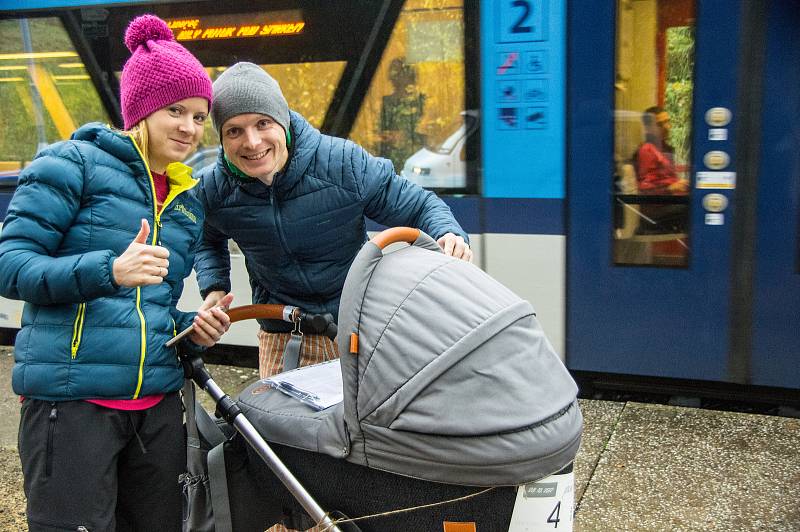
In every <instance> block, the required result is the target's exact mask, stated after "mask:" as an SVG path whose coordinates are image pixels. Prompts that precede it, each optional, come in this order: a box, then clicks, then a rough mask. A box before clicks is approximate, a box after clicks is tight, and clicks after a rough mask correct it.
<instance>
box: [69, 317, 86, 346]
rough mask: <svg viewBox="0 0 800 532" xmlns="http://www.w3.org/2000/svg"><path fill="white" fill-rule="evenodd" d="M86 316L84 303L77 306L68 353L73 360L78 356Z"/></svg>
mask: <svg viewBox="0 0 800 532" xmlns="http://www.w3.org/2000/svg"><path fill="white" fill-rule="evenodd" d="M85 316H86V303H80V304H79V305H78V313H77V314H76V315H75V322H74V323H73V324H72V342H71V343H70V351H71V352H72V358H73V359H74V358H75V357H76V356H77V354H78V348H79V347H80V346H81V338H82V337H83V320H84V317H85Z"/></svg>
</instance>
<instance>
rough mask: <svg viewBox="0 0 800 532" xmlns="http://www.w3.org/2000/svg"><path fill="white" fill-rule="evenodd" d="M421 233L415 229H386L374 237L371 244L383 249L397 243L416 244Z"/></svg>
mask: <svg viewBox="0 0 800 532" xmlns="http://www.w3.org/2000/svg"><path fill="white" fill-rule="evenodd" d="M419 233H420V230H419V229H414V228H413V227H392V228H391V229H386V230H384V231H381V232H380V233H378V234H377V235H375V236H373V237H372V239H371V240H370V242H372V243H373V244H375V245H376V246H378V247H379V248H381V249H384V248H385V247H386V246H388V245H390V244H394V243H395V242H408V243H409V244H413V243H414V242H416V240H417V238H419Z"/></svg>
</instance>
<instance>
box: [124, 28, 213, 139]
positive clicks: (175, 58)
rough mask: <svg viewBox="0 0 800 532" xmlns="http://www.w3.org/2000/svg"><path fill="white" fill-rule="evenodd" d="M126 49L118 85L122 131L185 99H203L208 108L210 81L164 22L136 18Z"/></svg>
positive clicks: (210, 93)
mask: <svg viewBox="0 0 800 532" xmlns="http://www.w3.org/2000/svg"><path fill="white" fill-rule="evenodd" d="M125 46H127V47H128V50H130V51H131V54H132V55H131V57H130V59H128V61H127V62H126V63H125V66H124V67H122V79H121V80H120V84H119V87H120V99H121V103H122V119H123V121H124V127H125V129H130V128H132V127H133V126H135V125H136V124H138V123H139V122H140V121H141V120H143V119H144V118H146V117H147V116H148V115H150V114H152V113H153V112H154V111H158V110H159V109H161V108H162V107H166V106H167V105H169V104H171V103H175V102H177V101H180V100H183V99H184V98H192V97H199V98H205V99H206V100H208V105H209V106H211V95H212V91H211V78H209V77H208V73H206V71H205V69H204V68H203V65H201V64H200V62H199V61H198V60H197V59H196V58H195V57H194V56H193V55H192V54H191V52H189V50H187V49H186V48H184V47H183V46H181V45H180V44H178V43H177V42H176V41H175V37H174V36H173V34H172V30H171V29H169V26H167V23H166V22H164V21H163V20H161V19H160V18H158V17H156V16H155V15H142V16H140V17H136V18H135V19H133V21H132V22H131V23H130V25H129V26H128V29H127V30H125Z"/></svg>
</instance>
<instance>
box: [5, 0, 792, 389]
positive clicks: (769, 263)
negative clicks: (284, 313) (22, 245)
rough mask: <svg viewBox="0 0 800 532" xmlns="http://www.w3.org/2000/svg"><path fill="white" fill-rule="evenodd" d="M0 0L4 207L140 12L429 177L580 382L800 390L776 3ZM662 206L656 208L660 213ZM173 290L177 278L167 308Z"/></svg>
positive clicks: (112, 65)
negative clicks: (653, 176) (651, 173)
mask: <svg viewBox="0 0 800 532" xmlns="http://www.w3.org/2000/svg"><path fill="white" fill-rule="evenodd" d="M0 6H2V7H0V108H2V109H3V113H0V114H2V117H0V128H2V133H1V134H0V197H2V198H3V199H2V201H3V202H4V203H3V204H2V205H0V208H1V209H2V210H3V211H5V208H6V206H7V202H8V198H9V197H10V195H11V194H12V193H13V189H14V186H15V183H16V175H17V174H18V172H19V171H20V169H21V168H23V167H24V166H25V165H26V164H27V163H28V162H29V161H30V159H31V157H33V155H34V154H35V152H36V150H37V147H39V146H41V145H42V144H46V143H50V142H53V141H56V140H59V139H62V138H67V137H68V136H69V134H70V132H71V131H72V130H73V129H74V128H75V127H76V126H77V125H80V124H81V123H83V122H87V121H90V120H100V121H105V122H107V123H111V124H118V125H119V124H120V123H121V120H120V113H119V103H118V99H117V98H118V89H119V87H118V79H119V74H120V71H121V68H122V64H123V62H124V60H125V58H126V57H127V51H126V50H125V48H124V45H123V43H122V34H123V31H124V28H125V26H126V25H127V23H128V22H129V21H130V20H131V19H132V18H133V17H134V16H136V15H138V14H141V13H145V12H150V13H155V14H157V15H159V16H160V17H162V18H164V19H165V20H167V21H168V22H169V23H170V26H171V27H172V29H173V31H174V32H175V36H176V38H177V39H178V40H179V41H181V42H182V43H183V44H184V45H185V46H187V47H188V48H189V49H190V50H191V51H192V52H193V53H194V54H195V55H197V57H198V58H199V59H200V60H201V62H202V63H203V64H204V65H206V66H207V68H208V70H209V72H210V74H211V75H212V77H214V76H216V75H218V74H219V72H221V71H222V70H224V68H225V67H226V66H227V65H230V64H232V63H233V62H235V61H241V60H247V61H252V62H255V63H258V64H260V65H263V66H264V68H266V69H267V70H269V72H270V73H271V74H272V75H273V76H274V77H275V78H276V79H277V80H278V81H279V82H280V84H281V86H282V88H283V90H284V92H285V94H286V96H287V99H288V100H289V103H290V106H291V107H293V108H294V109H296V110H298V111H300V112H301V113H302V114H303V115H305V116H306V117H308V119H309V120H310V121H311V122H312V123H313V124H314V125H315V126H317V127H318V128H320V129H321V130H322V131H323V132H326V133H330V134H334V135H338V136H345V137H349V138H351V139H353V140H354V141H356V142H358V143H360V144H362V145H364V146H365V147H367V148H368V149H369V150H370V151H371V152H373V153H375V154H377V155H381V156H384V157H387V158H390V159H391V160H392V161H393V162H394V164H395V166H396V168H397V171H398V173H401V174H402V175H403V176H405V177H406V178H408V179H411V180H414V181H416V182H418V183H420V184H422V185H423V186H427V187H430V188H433V189H435V190H436V191H437V192H438V193H439V194H440V195H441V196H442V197H443V198H444V199H445V201H446V202H447V203H448V204H449V205H450V206H451V208H452V210H453V212H454V213H455V215H456V217H457V218H458V219H459V221H460V222H461V223H462V225H463V226H464V227H465V229H467V231H468V232H469V233H470V235H471V238H472V245H473V247H474V249H475V251H476V262H477V263H478V265H479V266H480V267H482V268H484V269H485V270H486V271H487V272H489V273H490V274H491V275H492V276H494V277H495V278H497V279H498V280H500V281H501V282H503V283H504V284H506V285H508V286H509V287H510V288H512V289H513V290H514V291H516V292H517V293H519V294H520V295H521V296H523V297H525V298H526V299H529V300H530V301H531V302H532V303H533V305H534V307H535V308H536V309H537V312H538V317H539V319H540V321H541V323H542V324H543V326H544V328H545V330H546V332H547V333H548V336H549V338H550V340H551V342H552V343H553V344H554V346H555V348H556V349H557V351H558V352H560V353H562V355H563V356H564V359H565V362H566V364H567V366H568V367H569V369H570V370H572V371H573V372H574V373H575V374H576V375H578V376H580V377H581V378H582V379H584V382H585V383H589V384H594V385H607V386H615V387H623V388H625V387H629V388H631V387H632V388H637V389H650V390H655V389H659V388H663V389H671V390H680V389H685V388H687V387H689V388H692V389H695V390H704V393H708V394H723V395H737V396H738V395H741V396H746V397H750V398H753V397H763V398H770V397H772V398H774V397H790V396H791V394H792V393H795V392H796V391H797V390H798V389H800V348H799V347H798V339H800V336H799V335H798V331H800V125H798V119H799V118H800V9H797V3H796V1H795V0H773V1H770V2H767V1H755V2H745V1H743V0H593V1H591V2H580V1H573V2H564V1H558V0H492V1H486V2H478V1H476V0H405V1H403V0H382V1H379V0H376V1H373V2H356V1H352V0H350V1H338V0H337V1H325V0H277V1H266V0H252V1H251V0H232V1H229V2H224V3H221V2H215V1H181V0H163V1H160V2H152V1H119V2H117V1H114V0H105V1H103V0H98V1H95V0H86V1H77V2H69V1H61V0H27V1H23V2H19V1H6V0H3V1H2V2H0ZM654 107H657V108H658V110H657V112H656V113H654V111H653V108H654ZM648 109H649V110H650V111H649V112H645V111H646V110H648ZM656 114H657V115H658V116H659V117H661V118H660V119H659V121H658V127H660V128H661V130H660V131H661V132H660V134H658V131H657V128H656V125H655V124H654V123H653V122H652V120H648V117H649V116H656ZM662 119H663V120H662ZM666 120H669V122H670V124H669V126H664V123H665V121H666ZM670 126H671V127H670ZM665 128H666V133H665ZM654 139H655V140H654ZM217 141H218V139H217V138H216V136H215V133H214V132H213V130H212V129H211V127H209V128H208V131H207V133H206V136H205V139H204V144H203V146H202V147H201V150H200V151H198V153H197V154H196V155H195V156H194V157H193V158H192V160H191V161H190V163H191V164H193V165H195V166H197V167H200V166H202V165H204V164H207V163H209V162H210V161H212V160H213V159H214V158H215V156H216V150H217V148H216V146H217V143H218V142H217ZM648 142H650V143H655V144H654V145H657V146H658V147H659V148H660V150H661V153H663V157H664V159H663V164H662V167H661V168H660V169H659V172H661V176H662V178H664V179H666V180H667V181H668V182H670V183H672V182H676V183H684V184H685V186H684V188H683V189H682V190H678V188H674V189H673V188H669V189H667V188H665V189H663V190H655V191H654V190H653V189H647V188H646V183H647V180H648V179H649V178H648V177H647V175H646V170H645V169H644V168H643V163H642V161H641V159H640V158H639V157H638V155H637V154H638V153H639V150H640V148H641V147H642V146H643V145H645V144H647V143H648ZM667 211H668V212H672V213H677V219H678V221H679V223H678V224H675V225H669V226H667V225H665V224H662V223H661V222H660V221H659V216H660V214H659V213H663V212H667ZM373 228H374V229H377V226H375V227H373ZM231 249H232V251H233V252H234V259H233V260H234V265H233V266H234V267H233V285H234V293H235V294H236V296H237V300H238V302H239V303H241V304H244V303H247V302H249V295H250V294H249V285H248V283H247V278H246V274H245V271H244V265H243V260H242V258H241V255H237V254H236V246H235V243H234V242H231ZM196 292H197V291H196V289H195V288H194V286H193V284H192V283H191V282H189V283H187V286H186V291H185V294H184V297H183V299H182V301H181V306H182V307H183V308H185V309H187V310H188V309H191V308H193V307H195V306H196V305H197V304H198V303H199V301H200V300H199V296H198V294H197V293H196ZM20 310H21V306H20V304H19V303H17V302H12V301H7V300H0V327H3V328H5V329H6V331H13V330H14V329H16V328H18V327H19V320H20ZM236 327H241V328H235V329H234V330H233V331H232V332H231V333H230V334H229V335H228V336H226V338H225V341H226V343H227V344H228V345H229V347H232V346H238V347H236V349H241V350H242V351H247V350H248V349H250V350H252V346H253V345H255V343H256V339H255V333H254V330H253V329H252V328H251V329H248V328H247V325H243V324H237V325H236ZM250 327H252V325H251V326H250Z"/></svg>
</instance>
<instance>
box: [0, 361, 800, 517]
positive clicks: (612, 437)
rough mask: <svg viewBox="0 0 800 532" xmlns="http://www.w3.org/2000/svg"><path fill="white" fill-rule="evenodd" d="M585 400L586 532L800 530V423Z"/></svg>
mask: <svg viewBox="0 0 800 532" xmlns="http://www.w3.org/2000/svg"><path fill="white" fill-rule="evenodd" d="M12 358H13V357H12V354H11V349H10V348H1V347H0V414H2V416H1V417H0V486H2V487H3V489H0V529H2V530H12V529H21V526H22V524H23V523H24V513H23V512H24V497H23V495H22V489H21V486H22V484H21V476H20V471H19V467H18V463H19V462H18V459H17V458H16V452H15V445H16V431H17V425H18V412H19V405H18V399H17V397H16V396H15V395H14V394H13V393H12V391H11V387H10V380H11V379H10V373H11V366H12V363H13V360H12ZM209 369H210V371H211V372H212V374H213V375H214V377H215V380H216V381H217V382H218V383H219V384H220V385H221V386H222V387H223V389H225V390H226V391H229V392H231V393H233V392H236V391H238V390H241V389H242V388H243V387H245V386H246V385H247V384H249V383H250V382H252V381H253V380H254V379H255V378H256V376H255V372H254V371H253V370H248V369H241V368H232V367H223V366H210V367H209ZM203 401H204V404H205V405H206V407H207V408H210V406H211V405H210V402H208V401H206V400H205V399H203ZM580 403H581V409H582V411H583V415H584V418H585V421H586V428H585V431H584V435H583V443H582V446H581V450H580V452H579V454H578V458H577V460H576V463H575V483H576V486H575V488H576V499H575V500H576V514H575V528H574V529H575V530H576V531H603V532H605V531H612V530H613V531H625V530H635V531H639V530H646V531H651V530H652V531H661V530H663V531H679V530H703V531H708V530H714V531H716V530H719V531H731V530H736V531H747V530H770V531H799V530H800V496H798V489H799V488H800V419H794V418H785V417H777V416H764V415H756V414H743V413H734V412H723V411H713V410H701V409H695V408H685V407H679V406H666V405H655V404H643V403H633V402H613V401H594V400H581V401H580ZM2 462H8V464H4V463H2ZM481 532H484V531H481ZM485 532H496V531H485ZM555 532H557V531H555Z"/></svg>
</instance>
